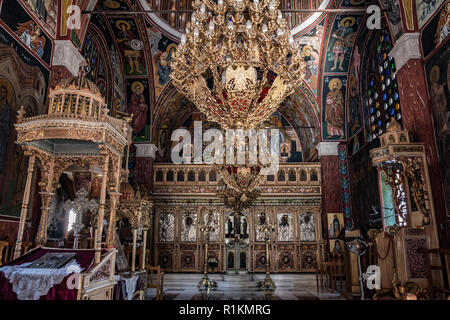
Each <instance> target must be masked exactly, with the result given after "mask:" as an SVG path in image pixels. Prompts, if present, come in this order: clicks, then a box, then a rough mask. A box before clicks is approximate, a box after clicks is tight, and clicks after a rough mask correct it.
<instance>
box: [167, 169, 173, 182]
mask: <svg viewBox="0 0 450 320" xmlns="http://www.w3.org/2000/svg"><path fill="white" fill-rule="evenodd" d="M166 181H173V171H172V170H169V171H167V175H166Z"/></svg>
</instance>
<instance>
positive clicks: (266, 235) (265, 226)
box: [258, 213, 277, 290]
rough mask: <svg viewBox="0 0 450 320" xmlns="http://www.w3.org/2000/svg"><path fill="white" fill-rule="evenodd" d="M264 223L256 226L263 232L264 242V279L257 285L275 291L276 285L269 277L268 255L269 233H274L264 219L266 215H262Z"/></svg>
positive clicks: (270, 225) (272, 228) (271, 226)
mask: <svg viewBox="0 0 450 320" xmlns="http://www.w3.org/2000/svg"><path fill="white" fill-rule="evenodd" d="M262 215H263V219H264V223H263V224H260V225H259V226H258V229H259V231H261V232H264V241H265V242H266V263H265V267H266V277H265V278H264V280H263V281H261V283H260V284H259V286H260V287H262V288H263V289H265V290H275V289H276V287H277V286H276V285H275V282H274V281H273V280H272V278H271V277H270V253H269V243H270V233H271V232H273V231H275V226H274V225H273V224H270V223H269V222H268V221H267V219H266V214H265V213H262Z"/></svg>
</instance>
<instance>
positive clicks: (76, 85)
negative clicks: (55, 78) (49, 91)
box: [58, 75, 101, 96]
mask: <svg viewBox="0 0 450 320" xmlns="http://www.w3.org/2000/svg"><path fill="white" fill-rule="evenodd" d="M58 86H59V87H60V88H61V89H75V90H87V91H89V92H90V93H92V94H95V95H100V96H101V93H100V89H99V88H98V87H97V85H96V84H95V83H93V82H92V81H91V80H89V79H88V78H86V77H85V76H84V75H78V76H75V77H70V78H67V79H65V80H63V81H62V82H61V83H60V84H59V85H58Z"/></svg>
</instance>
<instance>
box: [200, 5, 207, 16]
mask: <svg viewBox="0 0 450 320" xmlns="http://www.w3.org/2000/svg"><path fill="white" fill-rule="evenodd" d="M205 11H206V6H205V4H204V3H203V4H202V5H201V7H200V13H201V14H205Z"/></svg>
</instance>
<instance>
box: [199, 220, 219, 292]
mask: <svg viewBox="0 0 450 320" xmlns="http://www.w3.org/2000/svg"><path fill="white" fill-rule="evenodd" d="M211 217H212V212H211V211H210V212H209V213H208V216H207V221H205V222H204V223H202V224H200V225H199V228H200V231H201V232H203V234H204V235H205V263H204V267H203V269H204V270H203V278H202V280H200V282H199V283H198V288H199V289H207V290H209V289H211V288H213V287H216V286H217V285H216V283H215V282H214V281H211V280H209V279H208V243H209V232H210V231H214V227H212V226H210V225H209V224H210V222H211Z"/></svg>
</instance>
